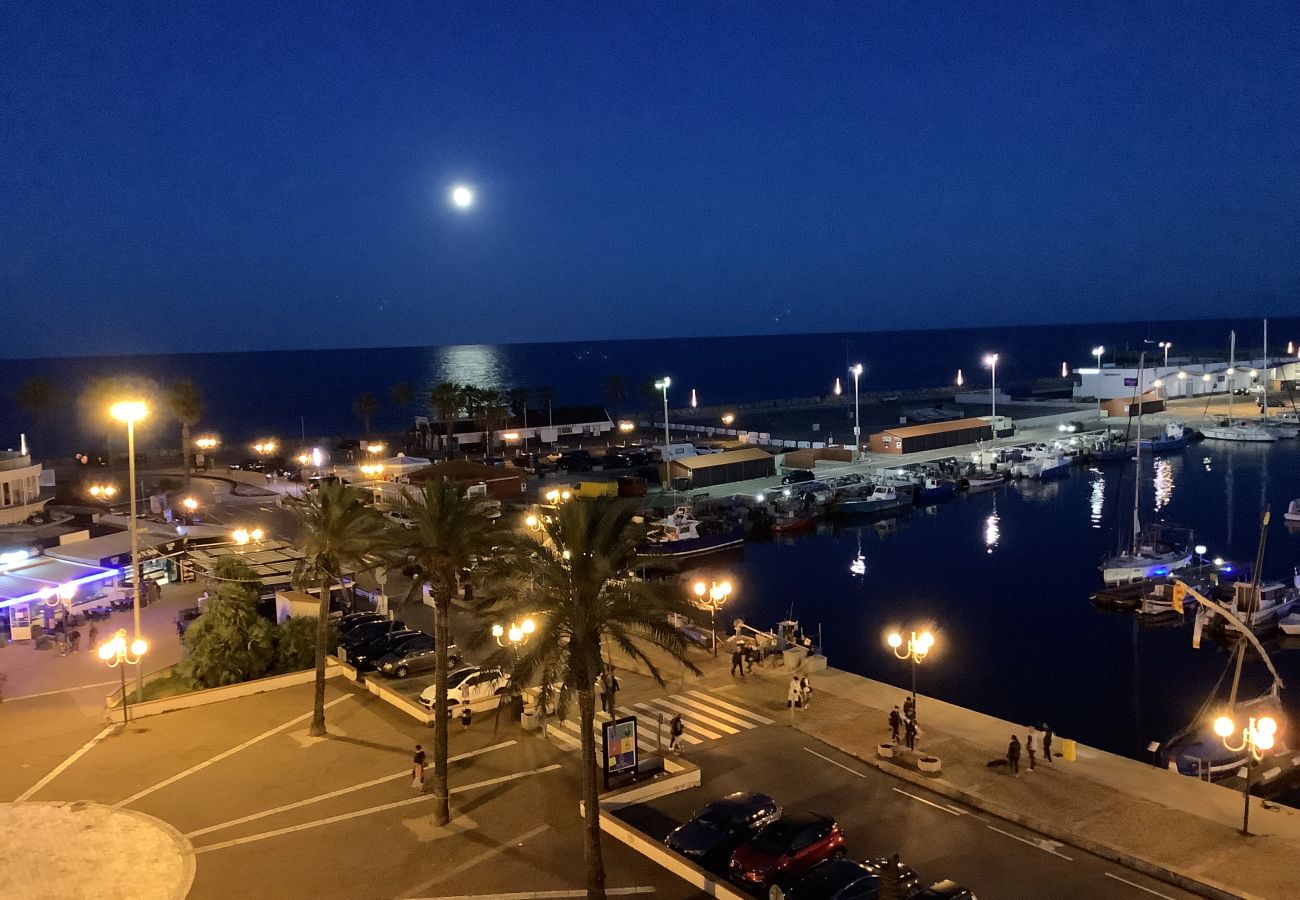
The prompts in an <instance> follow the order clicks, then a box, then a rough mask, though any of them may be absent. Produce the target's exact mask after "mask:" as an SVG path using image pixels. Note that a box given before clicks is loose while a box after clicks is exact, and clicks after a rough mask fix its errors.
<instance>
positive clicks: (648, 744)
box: [618, 706, 666, 753]
mask: <svg viewBox="0 0 1300 900" xmlns="http://www.w3.org/2000/svg"><path fill="white" fill-rule="evenodd" d="M618 714H619V715H620V716H633V717H635V716H636V713H635V712H633V711H632V710H630V709H628V708H627V707H626V706H621V707H619V708H618ZM658 727H659V724H658V722H649V721H646V720H645V719H641V718H637V720H636V742H637V745H638V746H639V747H640V748H641V749H642V750H644V751H646V752H647V753H655V752H658V745H657V744H656V743H655V741H654V740H653V739H652V736H653V735H654V733H655V730H656V729H657V728H658ZM665 743H666V742H665Z"/></svg>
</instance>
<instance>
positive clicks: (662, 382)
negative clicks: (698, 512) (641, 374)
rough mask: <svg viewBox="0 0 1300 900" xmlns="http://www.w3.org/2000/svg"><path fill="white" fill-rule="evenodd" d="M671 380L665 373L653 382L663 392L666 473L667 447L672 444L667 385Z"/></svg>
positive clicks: (666, 464)
mask: <svg viewBox="0 0 1300 900" xmlns="http://www.w3.org/2000/svg"><path fill="white" fill-rule="evenodd" d="M672 383H673V380H672V379H671V378H669V377H668V376H667V375H665V376H664V377H663V378H660V379H659V380H658V381H656V382H655V390H656V391H663V392H664V467H665V468H664V473H665V474H667V472H668V470H667V466H668V455H669V453H670V451H669V449H668V448H669V447H670V446H671V445H672V439H671V438H669V437H668V386H669V385H671V384H672Z"/></svg>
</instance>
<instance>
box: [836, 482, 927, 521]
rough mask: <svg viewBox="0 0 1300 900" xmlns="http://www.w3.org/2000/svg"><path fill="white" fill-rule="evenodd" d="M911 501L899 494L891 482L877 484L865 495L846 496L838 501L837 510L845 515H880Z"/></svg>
mask: <svg viewBox="0 0 1300 900" xmlns="http://www.w3.org/2000/svg"><path fill="white" fill-rule="evenodd" d="M911 503H912V498H911V497H910V496H909V495H907V494H900V493H899V492H898V489H897V488H895V487H894V486H893V485H892V484H878V485H876V486H875V487H873V488H872V490H871V493H870V494H867V495H865V496H862V495H859V496H856V497H854V496H847V497H844V498H842V499H841V500H840V501H839V511H840V513H841V514H843V515H846V516H862V515H882V514H884V513H888V512H893V511H895V510H901V509H905V508H907V507H908V506H910V505H911Z"/></svg>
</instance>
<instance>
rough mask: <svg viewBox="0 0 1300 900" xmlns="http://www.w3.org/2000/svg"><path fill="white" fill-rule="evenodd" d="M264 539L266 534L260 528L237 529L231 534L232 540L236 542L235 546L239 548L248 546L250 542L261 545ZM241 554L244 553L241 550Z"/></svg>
mask: <svg viewBox="0 0 1300 900" xmlns="http://www.w3.org/2000/svg"><path fill="white" fill-rule="evenodd" d="M264 537H266V533H265V532H264V531H262V529H260V528H253V529H248V528H236V529H235V530H234V531H232V532H230V539H231V540H232V541H234V542H235V545H236V546H238V547H244V546H247V544H248V542H249V541H253V542H254V543H258V544H260V543H261V542H262V538H264ZM240 552H241V553H242V552H243V551H242V550H241V551H240Z"/></svg>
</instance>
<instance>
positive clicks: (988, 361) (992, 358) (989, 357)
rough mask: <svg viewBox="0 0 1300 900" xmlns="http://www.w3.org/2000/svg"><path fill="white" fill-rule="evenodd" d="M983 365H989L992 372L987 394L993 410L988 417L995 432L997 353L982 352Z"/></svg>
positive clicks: (996, 413)
mask: <svg viewBox="0 0 1300 900" xmlns="http://www.w3.org/2000/svg"><path fill="white" fill-rule="evenodd" d="M984 365H986V366H988V367H989V371H990V372H992V373H993V390H992V392H991V393H990V394H989V396H990V397H991V398H992V400H993V410H992V412H991V413H990V414H989V418H991V419H993V433H994V434H997V430H998V424H997V418H998V354H996V353H985V354H984Z"/></svg>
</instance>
